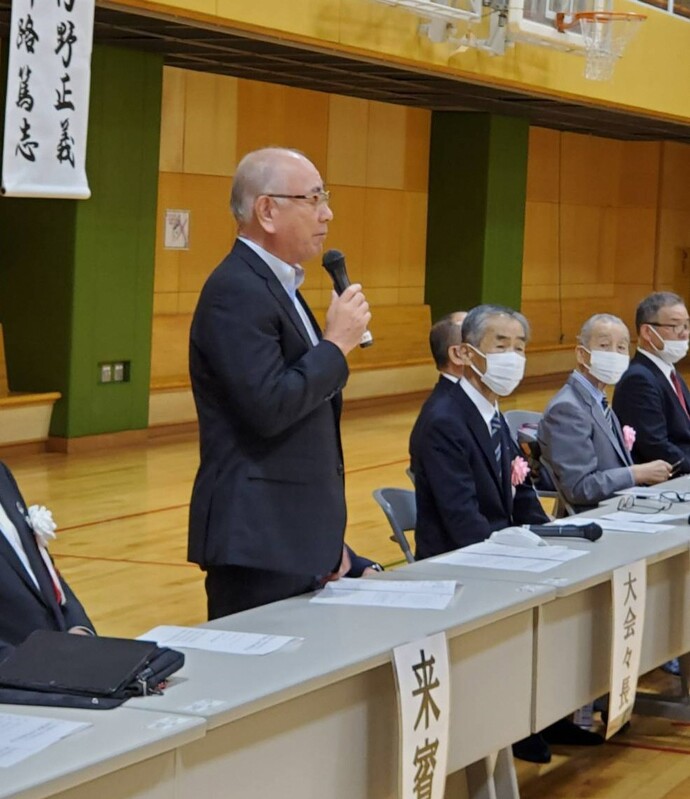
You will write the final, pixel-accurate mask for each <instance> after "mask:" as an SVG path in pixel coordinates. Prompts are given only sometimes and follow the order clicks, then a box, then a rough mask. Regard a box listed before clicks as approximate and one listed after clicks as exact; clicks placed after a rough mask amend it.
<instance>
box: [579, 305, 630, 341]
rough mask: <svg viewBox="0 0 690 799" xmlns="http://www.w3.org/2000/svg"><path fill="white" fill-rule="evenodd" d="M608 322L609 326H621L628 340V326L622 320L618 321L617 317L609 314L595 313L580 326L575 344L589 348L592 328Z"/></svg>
mask: <svg viewBox="0 0 690 799" xmlns="http://www.w3.org/2000/svg"><path fill="white" fill-rule="evenodd" d="M604 322H608V324H611V325H621V327H624V328H625V332H626V333H627V334H628V338H630V332H629V331H628V326H627V325H626V324H625V322H624V321H623V320H622V319H619V318H618V317H617V316H614V315H613V314H610V313H595V314H594V315H593V316H590V317H589V319H588V320H587V321H586V322H585V323H584V324H583V325H582V327H581V328H580V333H579V335H578V336H577V343H578V344H581V345H582V346H583V347H589V343H590V341H591V340H592V333H593V332H594V328H595V327H596V326H597V325H598V324H600V323H604Z"/></svg>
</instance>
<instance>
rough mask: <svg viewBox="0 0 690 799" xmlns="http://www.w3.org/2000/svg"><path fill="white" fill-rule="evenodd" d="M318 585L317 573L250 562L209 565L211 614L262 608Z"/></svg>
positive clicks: (207, 575) (209, 604) (216, 617)
mask: <svg viewBox="0 0 690 799" xmlns="http://www.w3.org/2000/svg"><path fill="white" fill-rule="evenodd" d="M317 587H318V585H317V580H316V578H315V577H310V576H306V575H304V574H286V573H285V572H276V571H268V570H267V569H250V568H248V567H247V566H209V567H208V569H207V570H206V597H207V599H208V618H209V621H211V620H212V619H219V618H221V617H222V616H229V615H230V614H231V613H239V612H240V611H242V610H249V609H250V608H258V607H259V606H260V605H268V603H269V602H277V601H278V600H279V599H288V598H289V597H292V596H299V594H305V593H307V592H308V591H313V590H315V589H316V588H317Z"/></svg>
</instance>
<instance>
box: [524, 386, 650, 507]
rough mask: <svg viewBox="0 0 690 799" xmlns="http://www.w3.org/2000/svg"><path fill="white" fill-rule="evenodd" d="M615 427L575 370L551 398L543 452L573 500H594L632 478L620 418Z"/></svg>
mask: <svg viewBox="0 0 690 799" xmlns="http://www.w3.org/2000/svg"><path fill="white" fill-rule="evenodd" d="M611 419H612V422H613V426H614V430H612V429H611V427H610V425H609V423H608V422H607V420H606V417H605V416H604V411H603V409H602V407H601V405H599V404H598V403H597V402H596V400H595V399H594V397H592V395H591V394H590V393H589V392H588V391H587V390H586V388H585V387H584V386H582V385H580V384H579V382H578V381H577V380H576V379H575V377H573V376H572V375H571V376H570V377H569V378H568V382H567V383H566V384H565V385H564V386H563V388H562V389H561V390H560V391H559V392H558V394H556V396H555V397H554V398H553V399H552V400H551V402H550V403H549V404H548V406H547V408H546V410H545V411H544V415H543V416H542V419H541V421H540V422H539V431H538V434H537V435H538V439H539V446H540V447H541V455H542V458H543V459H544V460H545V461H546V462H547V464H548V465H549V466H550V467H551V471H552V472H553V474H554V476H555V477H556V480H557V482H558V486H559V488H560V490H561V492H562V493H563V495H564V496H565V498H566V499H567V500H568V502H569V503H570V504H571V505H574V506H578V507H577V509H578V510H581V509H582V506H589V507H591V506H594V505H596V504H597V503H599V502H601V501H602V500H604V499H608V498H609V497H610V496H612V495H613V494H614V493H615V492H616V491H621V490H623V489H625V488H630V487H631V486H632V485H633V484H634V482H633V477H632V473H631V471H630V469H629V468H628V467H629V466H630V465H631V464H632V459H631V457H630V453H629V452H628V451H627V450H626V448H625V446H624V444H623V433H622V430H621V427H620V423H619V422H618V418H617V417H616V415H615V414H614V413H613V412H612V413H611Z"/></svg>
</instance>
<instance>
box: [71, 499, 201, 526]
mask: <svg viewBox="0 0 690 799" xmlns="http://www.w3.org/2000/svg"><path fill="white" fill-rule="evenodd" d="M188 507H189V502H185V503H184V505H170V506H169V507H167V508H153V509H152V510H141V511H139V512H138V513H126V514H125V515H124V516H111V517H110V518H108V519H96V520H94V521H92V522H83V523H82V524H72V525H70V526H69V527H59V528H58V530H59V532H60V533H66V532H67V531H68V530H79V529H81V528H82V527H95V526H96V525H97V524H107V523H108V522H119V521H122V520H124V519H136V518H137V517H138V516H149V515H150V514H152V513H165V511H166V510H180V509H181V508H188Z"/></svg>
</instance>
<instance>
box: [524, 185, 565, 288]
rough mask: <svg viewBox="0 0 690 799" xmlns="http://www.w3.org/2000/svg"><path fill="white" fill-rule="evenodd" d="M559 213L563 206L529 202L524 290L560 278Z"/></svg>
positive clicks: (552, 282) (526, 213) (553, 281)
mask: <svg viewBox="0 0 690 799" xmlns="http://www.w3.org/2000/svg"><path fill="white" fill-rule="evenodd" d="M559 213H560V208H559V206H558V205H557V204H556V203H553V202H538V201H532V200H528V201H527V206H526V208H525V244H524V257H523V264H522V286H523V291H524V289H525V287H527V286H538V285H542V284H546V285H555V284H556V283H557V282H558V280H559V276H558V263H559V253H560V250H559V247H560V235H559Z"/></svg>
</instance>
